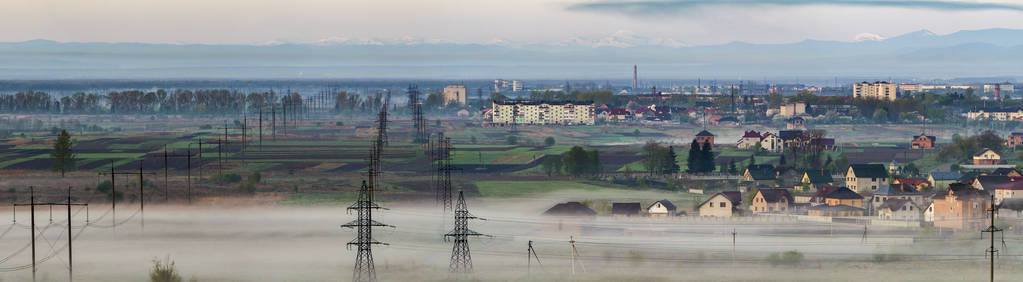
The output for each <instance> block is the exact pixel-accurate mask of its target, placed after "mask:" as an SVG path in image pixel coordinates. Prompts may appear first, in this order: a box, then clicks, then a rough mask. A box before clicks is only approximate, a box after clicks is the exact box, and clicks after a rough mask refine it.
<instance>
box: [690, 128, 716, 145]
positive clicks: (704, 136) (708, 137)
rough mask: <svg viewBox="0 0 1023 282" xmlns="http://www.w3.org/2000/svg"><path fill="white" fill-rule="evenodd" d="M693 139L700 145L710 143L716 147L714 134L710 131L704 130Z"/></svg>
mask: <svg viewBox="0 0 1023 282" xmlns="http://www.w3.org/2000/svg"><path fill="white" fill-rule="evenodd" d="M693 140H696V142H697V143H699V144H700V145H703V143H708V144H710V146H711V147H714V134H711V133H710V131H706V130H703V131H700V132H699V133H696V137H695V138H693Z"/></svg>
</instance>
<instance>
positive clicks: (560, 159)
mask: <svg viewBox="0 0 1023 282" xmlns="http://www.w3.org/2000/svg"><path fill="white" fill-rule="evenodd" d="M540 167H541V169H543V171H544V173H546V174H547V176H552V175H561V174H565V175H569V176H572V177H580V176H585V175H597V174H600V173H601V171H603V166H602V165H601V163H600V152H599V151H597V150H586V149H584V148H583V147H580V146H573V147H572V149H569V150H568V152H567V153H565V154H564V155H562V156H552V157H547V158H546V159H544V161H543V162H542V163H540Z"/></svg>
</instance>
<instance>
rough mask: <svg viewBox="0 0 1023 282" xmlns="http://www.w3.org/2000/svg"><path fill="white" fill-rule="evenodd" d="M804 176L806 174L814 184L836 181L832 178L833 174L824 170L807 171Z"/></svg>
mask: <svg viewBox="0 0 1023 282" xmlns="http://www.w3.org/2000/svg"><path fill="white" fill-rule="evenodd" d="M804 174H806V177H808V178H810V183H813V184H818V183H828V182H832V181H835V180H834V179H832V178H831V172H829V171H827V170H823V169H820V170H814V171H809V170H808V171H805V172H804Z"/></svg>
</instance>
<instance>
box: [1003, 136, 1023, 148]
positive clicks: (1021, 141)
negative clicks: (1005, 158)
mask: <svg viewBox="0 0 1023 282" xmlns="http://www.w3.org/2000/svg"><path fill="white" fill-rule="evenodd" d="M1005 145H1006V146H1008V147H1009V148H1015V147H1016V146H1021V145H1023V132H1013V133H1012V134H1009V136H1007V137H1005Z"/></svg>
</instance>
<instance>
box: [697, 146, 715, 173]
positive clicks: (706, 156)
mask: <svg viewBox="0 0 1023 282" xmlns="http://www.w3.org/2000/svg"><path fill="white" fill-rule="evenodd" d="M710 146H711V145H710V142H709V141H704V142H703V148H702V149H701V150H700V158H701V160H702V164H701V167H700V168H701V169H702V170H701V171H702V172H711V171H714V152H711V148H710Z"/></svg>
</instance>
